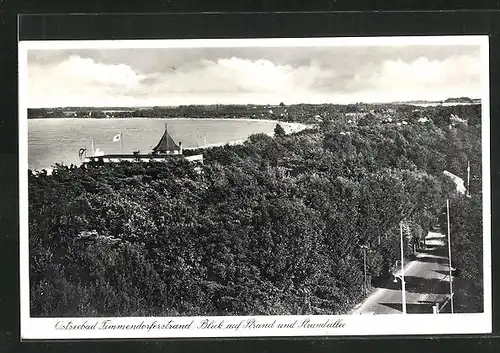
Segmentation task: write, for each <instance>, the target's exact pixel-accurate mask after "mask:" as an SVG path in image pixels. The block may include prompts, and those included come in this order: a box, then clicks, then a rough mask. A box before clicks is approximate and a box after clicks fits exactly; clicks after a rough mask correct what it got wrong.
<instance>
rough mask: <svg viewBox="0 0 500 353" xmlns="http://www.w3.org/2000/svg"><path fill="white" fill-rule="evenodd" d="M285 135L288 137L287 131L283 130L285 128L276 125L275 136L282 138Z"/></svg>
mask: <svg viewBox="0 0 500 353" xmlns="http://www.w3.org/2000/svg"><path fill="white" fill-rule="evenodd" d="M285 135H286V132H285V129H283V127H282V126H281V125H280V124H276V127H275V128H274V136H276V137H282V136H285Z"/></svg>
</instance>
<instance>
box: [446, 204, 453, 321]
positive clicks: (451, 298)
mask: <svg viewBox="0 0 500 353" xmlns="http://www.w3.org/2000/svg"><path fill="white" fill-rule="evenodd" d="M446 220H447V222H446V223H447V224H448V267H449V278H450V306H451V313H452V314H453V278H452V276H451V275H452V274H451V270H452V268H451V236H450V233H451V232H450V200H449V199H446Z"/></svg>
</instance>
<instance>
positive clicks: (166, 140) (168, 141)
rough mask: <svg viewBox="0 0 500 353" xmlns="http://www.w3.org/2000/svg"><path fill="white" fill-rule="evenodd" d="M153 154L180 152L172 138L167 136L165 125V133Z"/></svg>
mask: <svg viewBox="0 0 500 353" xmlns="http://www.w3.org/2000/svg"><path fill="white" fill-rule="evenodd" d="M153 151H154V152H175V151H180V147H179V145H177V144H176V143H175V141H174V139H173V138H172V136H170V135H169V134H168V130H167V126H166V125H165V132H164V133H163V136H162V137H161V139H160V142H158V144H157V145H156V146H155V147H154V148H153Z"/></svg>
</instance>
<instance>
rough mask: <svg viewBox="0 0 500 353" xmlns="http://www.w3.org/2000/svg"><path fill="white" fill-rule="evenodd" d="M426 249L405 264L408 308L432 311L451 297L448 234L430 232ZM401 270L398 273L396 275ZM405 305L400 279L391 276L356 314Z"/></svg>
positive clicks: (394, 309)
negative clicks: (391, 278) (392, 278)
mask: <svg viewBox="0 0 500 353" xmlns="http://www.w3.org/2000/svg"><path fill="white" fill-rule="evenodd" d="M425 243H426V245H425V249H423V250H421V251H420V252H418V253H417V255H416V259H415V260H414V261H411V262H409V263H408V264H407V265H406V266H405V281H406V311H407V313H408V314H411V313H432V312H433V310H432V307H433V306H434V305H435V304H439V307H440V308H441V307H442V306H444V304H445V303H446V302H447V301H448V300H449V298H450V283H449V275H448V274H449V266H448V256H447V247H446V237H445V236H444V235H443V234H440V233H435V232H429V234H428V235H427V236H426V242H425ZM400 274H401V271H398V272H397V273H396V275H397V276H399V275H400ZM402 311H403V309H402V292H401V280H399V279H398V280H397V282H394V281H393V280H390V281H388V282H386V283H384V284H382V285H380V286H379V287H378V288H377V290H376V291H375V292H373V293H372V294H371V295H370V296H369V297H368V298H367V299H366V300H365V301H364V302H363V303H361V304H359V305H358V306H357V307H356V308H355V309H354V310H353V312H352V313H353V314H361V315H370V314H397V313H401V312H402Z"/></svg>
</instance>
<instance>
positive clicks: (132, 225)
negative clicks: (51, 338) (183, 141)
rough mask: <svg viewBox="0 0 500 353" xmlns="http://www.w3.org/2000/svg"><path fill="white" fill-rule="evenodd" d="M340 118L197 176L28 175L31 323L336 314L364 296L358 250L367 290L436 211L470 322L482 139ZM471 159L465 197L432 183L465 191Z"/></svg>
mask: <svg viewBox="0 0 500 353" xmlns="http://www.w3.org/2000/svg"><path fill="white" fill-rule="evenodd" d="M280 108H282V109H285V106H284V105H283V106H281V107H280ZM286 108H290V107H288V106H287V107H286ZM348 108H349V107H344V108H342V109H344V110H340V109H338V110H332V111H326V113H329V115H330V116H336V118H335V119H325V120H324V121H323V123H322V124H319V126H318V127H315V128H312V129H308V130H304V131H302V132H298V133H294V134H291V135H285V134H281V133H280V134H277V135H279V136H278V138H272V137H269V136H267V135H263V134H257V135H253V136H251V137H250V138H249V139H248V141H246V142H245V143H244V144H242V145H238V146H229V145H226V146H222V147H214V148H210V149H206V150H203V151H202V152H203V153H204V155H205V156H204V157H205V165H204V167H203V173H202V174H198V173H196V171H195V169H194V167H193V165H192V164H190V163H188V162H186V161H184V160H182V159H172V160H171V161H169V162H167V163H155V162H149V163H127V162H122V163H119V164H107V165H102V166H99V165H88V166H87V167H86V168H83V167H81V168H68V167H66V166H62V165H58V166H56V168H55V169H54V171H53V173H52V175H46V173H44V172H34V171H30V172H29V217H30V220H29V222H30V224H29V226H30V259H31V261H30V284H31V312H32V315H34V316H86V315H102V316H115V315H197V314H200V315H201V314H205V315H209V314H213V315H224V314H234V315H251V314H256V315H259V314H260V315H264V314H315V313H329V314H336V313H343V312H346V311H347V310H349V309H350V308H351V307H352V305H353V304H355V303H356V302H357V301H359V300H360V299H361V298H362V296H363V291H362V289H363V253H362V250H361V245H367V246H369V249H370V250H369V251H368V253H367V257H368V268H369V271H368V272H369V276H370V277H372V278H374V277H377V276H384V275H387V274H389V273H390V271H391V269H392V267H393V266H394V264H395V262H396V260H397V259H398V258H399V223H400V221H402V220H405V222H406V223H405V224H406V225H407V227H406V228H405V240H406V241H407V243H408V244H407V245H408V246H407V247H405V251H406V255H410V253H411V246H410V245H411V244H412V243H413V242H416V241H419V240H421V239H422V237H423V236H425V234H427V231H428V230H429V229H430V227H431V226H433V225H436V224H437V222H438V221H439V216H440V214H441V212H442V207H443V205H444V204H445V200H446V198H447V197H451V198H452V200H453V202H454V203H456V207H454V208H453V209H454V210H455V211H454V212H456V214H455V213H454V214H453V218H454V220H456V222H455V223H454V224H455V225H454V228H453V240H452V242H453V247H454V249H453V250H454V254H456V256H457V257H456V258H455V259H454V262H455V263H456V265H457V266H459V267H460V268H465V269H466V270H465V271H463V272H462V273H463V274H464V275H463V276H462V277H461V279H460V281H459V283H457V286H458V292H459V293H460V294H459V295H458V297H457V300H458V301H460V300H463V301H462V304H460V305H462V306H461V308H462V310H463V311H467V310H469V309H470V308H469V307H468V306H467V302H468V301H469V300H470V295H475V296H476V298H478V296H479V298H480V299H479V300H477V303H476V302H474V303H475V304H474V308H475V309H476V308H477V307H478V305H479V304H480V303H482V302H481V300H482V292H481V290H482V286H481V285H478V283H479V282H478V278H480V277H481V275H482V272H481V270H480V269H481V264H482V258H481V256H482V252H481V249H482V229H481V214H482V212H481V202H480V197H479V196H477V195H479V193H480V191H481V178H480V175H481V164H480V163H481V145H480V141H481V135H480V129H479V127H477V126H476V125H472V124H469V125H467V124H464V125H457V126H452V127H450V126H448V125H447V123H448V122H446V124H445V123H443V121H444V120H446V119H445V118H443V115H448V114H449V112H448V111H446V112H442V111H441V110H440V109H436V110H435V112H434V111H433V110H432V109H430V110H429V112H434V113H435V114H434V115H432V116H431V114H429V116H430V117H431V118H432V120H431V121H429V122H427V123H419V122H418V121H417V119H418V118H419V116H418V115H415V116H413V118H412V117H411V111H410V110H409V109H408V108H407V107H405V106H403V107H402V108H401V109H400V110H396V111H395V112H394V113H392V114H393V116H395V117H399V118H400V120H402V119H407V120H408V121H409V123H407V124H396V123H392V124H385V123H383V122H381V120H380V119H378V120H377V118H376V116H370V117H369V120H368V119H367V120H366V121H364V123H363V124H360V125H357V124H352V123H349V122H348V121H347V119H344V118H343V117H344V114H345V113H348V112H349V109H351V110H353V109H354V108H352V107H351V108H349V109H348ZM186 109H187V108H186ZM293 109H295V111H299V110H300V109H303V110H302V114H309V113H311V112H310V111H308V110H307V109H308V108H307V106H304V107H300V106H296V107H294V108H293ZM356 109H357V108H356ZM314 113H316V112H314ZM320 113H325V111H323V112H320ZM207 114H208V113H207ZM375 114H377V113H376V112H375ZM412 119H413V120H412ZM290 120H294V118H293V117H291V118H290ZM477 123H478V122H477V121H475V124H477ZM278 126H279V125H277V129H278ZM195 152H199V151H194V152H193V153H195ZM468 161H470V163H471V174H472V178H471V187H470V190H471V193H472V194H473V195H474V196H473V197H472V198H470V199H467V198H463V197H458V196H455V195H454V191H453V190H454V185H453V184H452V183H451V182H450V181H449V180H447V179H446V177H444V176H443V174H442V172H443V170H445V169H446V170H449V171H451V172H452V173H455V174H457V175H458V176H460V177H463V178H465V177H466V168H467V162H468ZM462 254H463V255H462ZM471 288H472V289H473V290H474V291H473V292H471V291H470V290H472V289H471ZM471 293H473V294H471ZM460 296H462V299H461V297H460ZM478 303H479V304H478Z"/></svg>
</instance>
